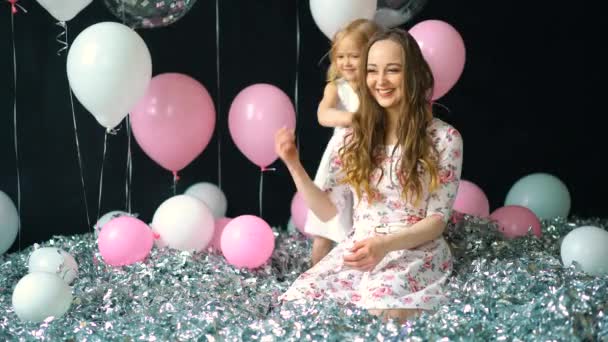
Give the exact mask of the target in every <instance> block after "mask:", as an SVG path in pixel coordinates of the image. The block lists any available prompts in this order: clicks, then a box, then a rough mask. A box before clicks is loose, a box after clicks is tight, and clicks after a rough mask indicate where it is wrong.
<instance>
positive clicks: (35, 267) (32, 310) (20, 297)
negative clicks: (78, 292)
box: [12, 246, 78, 322]
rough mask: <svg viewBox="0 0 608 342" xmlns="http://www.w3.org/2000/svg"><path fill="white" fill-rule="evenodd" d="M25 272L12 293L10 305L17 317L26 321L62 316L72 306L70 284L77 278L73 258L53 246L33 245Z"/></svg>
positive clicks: (76, 269) (39, 320) (76, 266)
mask: <svg viewBox="0 0 608 342" xmlns="http://www.w3.org/2000/svg"><path fill="white" fill-rule="evenodd" d="M28 269H29V272H28V274H27V275H25V276H24V277H23V278H21V279H20V280H19V281H18V282H17V284H16V285H15V289H14V290H13V298H12V302H13V308H14V310H15V313H16V314H17V316H18V317H19V318H20V319H21V320H23V321H30V322H42V321H43V320H45V319H46V318H48V317H51V316H52V317H55V318H59V317H61V316H63V315H64V314H65V313H66V312H67V311H68V310H69V308H70V306H71V305H72V289H71V288H70V284H71V283H72V282H73V281H74V279H76V277H77V276H78V264H77V263H76V260H74V257H72V256H71V255H70V254H69V253H67V252H66V251H63V250H61V249H58V248H55V247H44V248H37V246H36V249H35V250H34V252H32V254H31V255H30V257H29V261H28ZM42 285H43V286H42Z"/></svg>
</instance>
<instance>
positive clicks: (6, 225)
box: [0, 191, 19, 254]
mask: <svg viewBox="0 0 608 342" xmlns="http://www.w3.org/2000/svg"><path fill="white" fill-rule="evenodd" d="M18 231H19V214H18V213H17V208H16V207H15V204H14V203H13V201H12V200H11V199H10V197H8V196H7V195H6V194H5V193H4V192H2V191H0V254H4V252H6V251H8V249H9V248H11V246H12V245H13V242H15V238H17V232H18Z"/></svg>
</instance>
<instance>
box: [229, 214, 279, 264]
mask: <svg viewBox="0 0 608 342" xmlns="http://www.w3.org/2000/svg"><path fill="white" fill-rule="evenodd" d="M221 240H222V242H221V245H222V253H223V254H224V257H225V258H226V260H227V261H228V263H230V264H231V265H234V266H236V267H246V268H250V269H253V268H257V267H260V266H262V265H263V264H264V263H266V261H268V259H270V256H271V255H272V252H273V251H274V234H273V233H272V229H270V226H269V225H268V223H266V221H264V220H262V219H261V218H259V217H257V216H253V215H242V216H239V217H235V218H234V219H232V221H230V223H228V224H227V225H226V227H224V232H223V233H222V237H221Z"/></svg>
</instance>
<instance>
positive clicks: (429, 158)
mask: <svg viewBox="0 0 608 342" xmlns="http://www.w3.org/2000/svg"><path fill="white" fill-rule="evenodd" d="M381 40H390V41H393V42H395V43H397V44H398V45H399V46H400V47H401V51H402V54H401V62H402V65H403V70H402V72H403V73H404V77H403V84H402V89H403V100H402V101H401V108H400V112H401V113H402V115H401V117H400V118H399V123H398V130H397V137H398V142H397V146H399V147H401V156H400V158H399V160H400V163H399V165H398V168H397V172H398V175H399V176H398V179H399V183H400V185H401V186H402V189H403V193H402V196H403V197H404V198H405V199H406V200H408V201H410V200H411V201H414V202H416V201H418V200H420V196H421V195H422V193H423V190H424V185H423V180H424V178H423V177H424V175H425V174H428V175H429V176H430V184H429V189H430V190H431V191H432V190H433V189H435V188H436V187H437V185H438V184H439V175H438V164H437V163H438V161H437V151H435V148H434V147H433V143H432V141H431V138H430V137H429V135H428V133H427V128H428V126H429V124H430V123H431V122H432V120H433V113H432V111H431V103H430V101H431V95H432V91H433V85H434V80H433V74H432V72H431V69H430V67H429V65H428V64H427V62H426V61H425V60H424V57H423V56H422V52H421V51H420V48H419V47H418V44H417V42H416V40H415V39H414V38H413V37H412V36H411V35H410V34H408V33H407V32H405V31H403V30H399V29H392V30H388V31H385V32H379V33H378V34H376V35H375V36H374V37H372V38H371V39H370V41H369V42H368V44H367V46H366V48H365V50H364V52H363V54H362V59H361V64H360V68H361V69H360V74H359V75H361V77H359V94H360V106H359V110H358V112H357V113H356V114H355V115H354V117H353V123H352V133H350V134H348V135H347V136H346V137H345V145H344V147H343V148H342V149H341V150H340V159H341V161H342V163H343V165H342V170H343V176H344V178H343V179H342V182H344V183H347V184H350V185H351V186H353V188H354V189H355V190H356V192H357V195H358V196H359V198H361V194H362V192H365V193H366V194H367V196H368V198H369V201H370V202H371V201H372V199H373V198H375V196H373V195H374V193H375V192H376V191H377V189H375V184H370V175H371V174H372V172H373V171H374V169H376V168H379V167H380V165H378V161H377V159H376V158H375V157H376V156H377V154H376V153H377V152H378V150H377V149H378V148H379V147H382V146H384V138H385V132H386V124H387V123H386V116H387V114H386V111H385V109H384V108H382V107H381V106H380V105H379V104H378V102H376V99H375V98H374V97H373V96H372V94H371V93H370V90H369V89H368V87H367V81H366V75H367V61H368V53H369V50H370V48H371V47H372V46H373V45H374V44H375V43H376V42H378V41H381ZM394 152H395V149H393V153H394ZM382 153H384V152H382ZM391 167H392V165H391ZM380 169H381V168H380ZM382 176H383V175H382Z"/></svg>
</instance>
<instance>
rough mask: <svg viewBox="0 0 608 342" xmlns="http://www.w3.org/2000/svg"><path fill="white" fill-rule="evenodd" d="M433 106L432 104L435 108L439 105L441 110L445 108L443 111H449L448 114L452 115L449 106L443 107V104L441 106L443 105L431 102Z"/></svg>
mask: <svg viewBox="0 0 608 342" xmlns="http://www.w3.org/2000/svg"><path fill="white" fill-rule="evenodd" d="M431 104H432V105H433V106H435V105H437V106H439V107H441V108H443V109H445V110H447V111H448V113H451V111H450V108H448V107H447V106H445V105H443V104H441V103H439V102H435V101H431Z"/></svg>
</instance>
